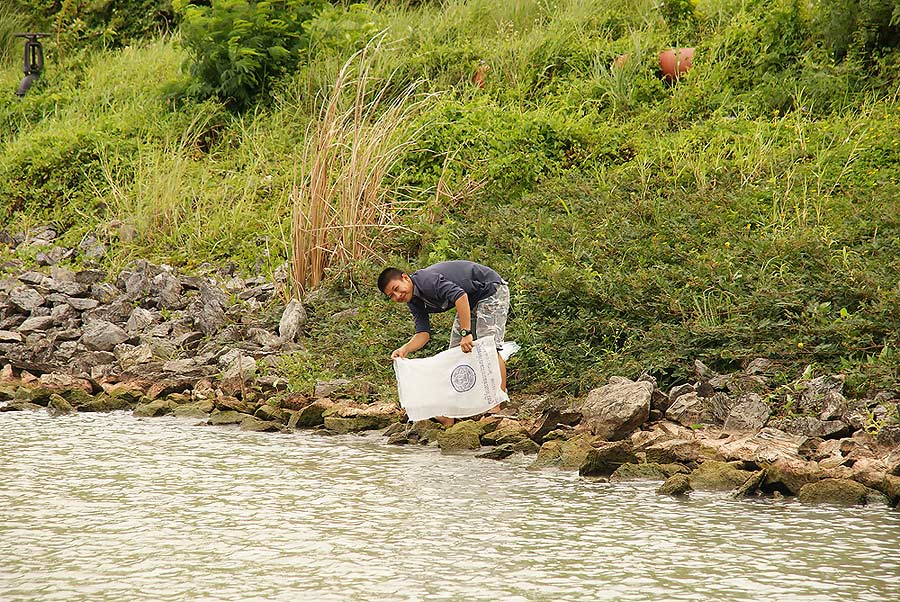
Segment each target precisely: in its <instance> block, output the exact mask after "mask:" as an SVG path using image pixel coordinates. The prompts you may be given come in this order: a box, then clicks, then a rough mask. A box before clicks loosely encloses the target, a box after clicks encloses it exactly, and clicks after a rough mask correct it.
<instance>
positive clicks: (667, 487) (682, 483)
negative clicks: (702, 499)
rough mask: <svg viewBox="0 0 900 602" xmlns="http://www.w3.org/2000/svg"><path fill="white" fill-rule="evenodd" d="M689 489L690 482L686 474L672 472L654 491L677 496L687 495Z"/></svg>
mask: <svg viewBox="0 0 900 602" xmlns="http://www.w3.org/2000/svg"><path fill="white" fill-rule="evenodd" d="M691 491H692V489H691V482H690V479H689V478H688V476H687V475H686V474H674V475H672V476H671V477H669V478H668V479H667V480H666V482H665V483H663V484H662V485H661V486H660V487H659V489H657V490H656V493H658V494H660V495H671V496H676V497H678V496H684V495H687V494H688V493H690V492H691Z"/></svg>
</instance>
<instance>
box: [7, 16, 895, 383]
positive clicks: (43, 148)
mask: <svg viewBox="0 0 900 602" xmlns="http://www.w3.org/2000/svg"><path fill="white" fill-rule="evenodd" d="M497 4H499V3H493V2H487V1H473V2H468V3H462V2H450V3H447V4H446V5H443V6H431V5H429V6H424V7H420V8H417V9H399V8H391V7H386V6H382V7H380V8H379V11H378V12H377V13H376V18H377V20H378V23H379V25H380V26H383V27H386V28H388V30H389V32H390V36H391V38H392V39H394V40H395V41H396V42H395V43H396V47H395V50H394V51H393V52H391V53H389V54H387V55H386V56H385V57H384V58H383V65H382V66H381V69H382V72H383V73H388V72H391V71H393V72H395V73H396V76H395V77H397V78H400V79H403V78H414V77H422V76H425V77H427V79H428V82H429V86H430V87H431V89H432V90H433V91H438V92H441V96H440V97H439V99H438V100H437V101H436V102H435V103H434V105H433V108H432V109H431V110H430V112H429V113H428V114H427V115H426V116H425V117H423V124H424V125H425V127H424V128H423V130H422V133H421V140H420V146H421V148H423V149H427V150H423V151H420V152H416V153H410V154H409V156H408V157H407V158H406V160H405V164H404V172H403V176H402V177H401V179H400V183H399V184H398V187H400V188H402V189H403V190H404V191H405V192H407V193H411V194H413V195H415V196H417V197H418V198H420V199H421V200H422V201H423V202H424V203H425V205H424V207H423V209H422V210H421V211H419V212H417V213H415V214H414V215H407V216H406V217H405V218H404V219H405V220H406V222H405V223H406V225H407V226H408V228H409V231H408V232H405V233H395V234H393V235H391V236H390V237H386V238H385V255H386V256H387V257H392V258H393V260H394V261H397V262H400V263H401V264H403V265H408V266H418V265H424V264H426V263H430V262H433V261H438V260H442V259H450V258H470V259H473V260H476V261H481V262H484V263H487V264H489V265H492V266H494V267H496V268H497V269H498V270H499V271H500V272H501V273H502V274H503V275H504V276H506V277H507V278H508V279H509V280H510V282H511V283H512V289H513V297H514V300H513V313H512V318H513V319H512V321H511V323H510V338H514V339H517V340H519V341H520V342H522V343H523V344H524V350H523V351H522V352H521V354H520V355H519V356H517V359H516V361H515V362H514V365H513V367H512V369H513V371H512V382H514V383H515V385H514V387H517V388H519V390H532V391H538V392H561V393H562V392H564V393H578V392H580V391H584V390H585V389H587V388H589V387H591V386H595V385H596V384H597V383H599V382H601V381H602V379H603V378H604V377H605V376H607V375H609V374H612V373H624V374H628V375H631V376H636V375H637V374H638V373H640V372H641V371H645V370H647V371H651V372H652V373H654V374H656V375H657V376H659V377H660V378H661V379H662V380H663V382H664V383H671V382H675V381H677V380H679V379H681V378H684V377H685V376H686V375H687V374H688V372H689V370H690V360H692V359H693V358H695V357H699V358H701V359H703V360H704V361H706V362H708V363H711V364H712V365H714V366H715V367H717V368H721V369H728V368H733V367H735V366H737V365H738V364H739V362H740V361H741V360H744V359H747V358H750V357H753V356H755V355H765V356H769V357H774V358H778V359H780V360H782V361H783V365H784V367H785V371H786V374H787V375H788V376H790V377H792V376H795V375H796V374H797V373H798V372H799V371H800V370H802V368H803V366H805V365H806V364H809V363H814V364H815V365H816V366H817V367H819V368H820V369H823V370H824V369H832V370H834V369H840V370H844V371H845V372H847V373H848V374H849V375H850V384H851V386H852V387H853V388H854V389H856V390H857V391H858V392H864V391H865V390H867V389H870V388H875V387H886V386H891V385H895V386H900V385H898V382H900V375H898V372H897V364H898V362H897V358H896V351H895V350H896V349H897V346H898V343H900V341H898V337H900V335H898V334H897V332H898V329H897V325H898V316H900V303H898V295H900V283H898V278H897V274H898V273H900V259H898V257H900V217H898V216H900V213H898V211H897V201H896V199H897V198H898V192H900V190H898V186H897V182H896V175H895V174H896V172H897V167H898V160H900V157H898V147H897V140H898V138H900V136H898V131H900V103H898V98H897V92H898V89H897V85H896V81H895V79H893V78H892V76H891V73H896V66H897V62H898V59H897V56H896V55H895V54H894V55H891V54H888V55H886V56H884V57H874V58H873V56H872V55H871V54H866V53H862V52H860V53H857V54H855V55H854V54H853V53H852V52H851V54H850V55H849V56H848V58H847V59H845V60H844V61H843V62H841V63H838V64H835V63H834V62H833V61H832V60H831V59H830V57H829V54H828V39H827V38H826V39H823V38H821V37H817V34H816V30H815V27H814V21H815V19H813V18H812V17H811V16H810V13H809V12H808V10H807V8H806V7H804V6H799V7H798V3H793V2H788V1H773V2H737V1H735V2H725V1H716V2H714V1H706V2H700V3H699V5H698V12H699V17H698V18H697V19H696V20H694V21H691V20H682V21H678V20H676V19H675V18H673V17H671V16H670V18H669V21H668V22H667V21H666V20H665V19H663V18H662V17H661V16H660V14H659V13H658V12H656V11H655V10H654V9H652V5H653V3H652V2H645V1H643V0H632V1H631V2H629V3H626V5H627V6H626V7H625V8H621V6H622V3H611V2H605V1H601V0H593V1H592V0H571V1H567V2H559V3H556V4H554V5H552V6H550V5H549V4H547V3H540V2H530V1H527V0H520V1H518V2H514V3H504V4H503V6H497ZM799 4H804V3H799ZM672 44H685V45H688V44H691V45H696V46H697V58H696V60H695V67H694V69H693V70H692V71H691V72H690V74H689V76H688V77H687V78H685V79H684V80H682V81H681V82H680V83H678V84H677V85H667V84H665V83H663V82H661V81H660V80H659V79H658V78H657V77H656V75H655V60H654V56H655V53H656V51H658V50H659V49H660V48H665V47H668V46H670V45H672ZM350 50H351V49H345V48H339V47H338V48H331V49H330V50H328V51H322V52H321V53H320V54H319V55H318V56H317V58H316V59H315V61H314V62H313V64H312V65H311V66H310V67H309V68H303V69H301V70H300V72H298V73H297V74H296V75H295V76H294V77H292V78H289V79H288V80H286V81H283V82H281V83H280V84H279V85H278V87H277V89H276V92H275V94H274V95H273V98H271V99H268V101H267V102H266V103H265V104H262V105H260V106H259V107H258V109H256V110H255V111H250V112H248V113H246V114H244V115H243V116H239V117H236V116H233V115H230V114H229V113H227V112H226V111H225V110H224V109H223V108H222V107H220V106H218V105H217V104H216V103H214V102H211V101H208V102H203V103H198V102H193V101H178V102H175V101H167V100H166V96H165V95H166V93H167V92H169V91H171V90H173V89H174V90H177V89H179V87H183V85H184V84H183V80H182V77H183V76H182V75H181V74H180V72H179V69H178V67H179V65H180V64H181V62H182V61H183V60H184V55H183V52H182V51H181V50H180V49H179V48H178V47H177V45H176V44H174V43H173V42H172V41H169V40H156V41H152V42H148V43H146V44H145V45H141V46H135V47H131V48H128V49H125V50H122V51H119V52H116V53H93V54H90V53H85V54H83V55H78V56H73V55H71V54H70V55H69V56H68V57H67V58H66V63H65V65H64V67H65V68H63V69H59V68H56V69H55V70H51V71H49V72H48V74H47V77H46V78H45V81H44V82H43V83H42V85H41V87H40V88H38V89H36V90H34V91H33V93H31V94H29V96H28V97H26V98H25V99H24V100H23V101H21V102H20V101H17V100H10V99H5V100H0V124H2V127H0V144H2V145H3V151H2V156H0V199H2V203H4V205H0V207H3V209H0V215H2V217H3V219H4V220H6V219H11V221H12V223H13V224H14V225H15V226H17V227H18V226H23V225H25V226H27V225H29V224H38V223H44V222H47V221H52V222H54V223H57V224H59V225H60V226H62V227H65V228H68V231H67V234H66V240H67V242H69V243H77V241H78V239H79V238H80V236H81V235H83V234H84V233H85V232H88V231H92V230H95V229H97V228H98V227H99V228H100V229H104V228H105V224H107V223H108V222H109V220H111V219H114V218H118V219H123V220H127V221H131V222H133V223H135V224H136V225H137V226H138V228H139V231H140V232H141V238H140V239H139V240H138V241H137V242H136V243H133V244H130V245H120V246H118V247H116V249H115V255H114V256H113V257H111V258H110V259H109V262H110V265H111V267H113V268H115V267H118V266H119V265H121V264H122V263H124V262H125V261H127V260H128V259H130V258H133V257H135V256H149V257H151V258H153V259H156V260H161V261H167V262H170V263H174V264H178V265H182V266H185V267H187V268H190V267H192V266H195V265H197V264H199V263H201V262H203V261H218V262H224V261H228V260H233V261H236V262H237V263H238V264H240V265H241V266H243V267H244V269H246V270H248V271H259V272H262V273H264V274H268V273H270V271H271V270H272V269H273V268H274V267H275V266H276V265H278V264H279V263H280V262H281V261H283V260H284V259H285V258H286V254H287V251H286V244H285V238H286V236H287V230H286V228H287V227H288V223H289V208H288V207H289V204H288V190H289V188H290V185H291V182H292V179H293V168H294V161H295V158H296V157H297V156H298V155H299V152H300V150H299V148H298V142H299V141H300V140H302V136H303V132H304V131H305V128H306V124H307V123H308V121H309V115H311V114H312V104H313V103H312V100H311V99H313V98H315V94H316V92H317V90H319V89H320V88H321V87H322V86H326V85H327V84H328V82H329V81H330V78H331V77H333V73H335V71H336V68H337V66H338V65H339V64H340V62H341V61H342V60H343V57H345V56H347V55H348V53H349V52H350ZM623 52H627V53H629V55H630V56H631V60H629V62H628V63H627V64H626V66H625V68H624V69H622V70H617V71H613V70H611V69H610V68H609V64H610V62H611V61H612V59H613V58H614V57H615V56H617V55H618V54H621V53H623ZM482 59H483V60H485V61H486V62H487V64H488V65H490V67H491V71H489V72H488V80H487V81H488V83H487V86H486V87H485V88H484V89H483V90H482V89H478V88H476V87H474V86H472V85H470V84H468V79H469V77H470V75H471V73H472V72H473V71H474V69H475V68H476V67H477V65H478V64H479V61H480V60H482ZM19 75H20V74H19V73H17V67H16V65H15V64H12V65H10V66H8V67H6V68H5V69H3V71H2V72H0V88H2V89H8V90H9V89H13V88H14V87H15V85H16V83H17V82H18V78H19ZM447 153H450V154H451V156H452V161H450V162H449V163H447V165H448V167H449V172H448V173H446V174H445V178H446V181H448V182H450V183H451V185H453V186H454V187H455V188H456V189H458V190H461V189H462V188H463V187H464V182H465V178H466V177H470V178H473V179H475V180H477V181H479V182H482V183H483V186H482V187H481V188H480V189H478V190H477V191H475V192H473V193H471V194H468V195H464V194H460V195H459V196H458V197H457V198H455V199H453V200H448V199H447V198H442V199H441V201H440V202H434V201H429V200H428V199H432V198H433V197H434V186H435V185H436V183H437V179H438V176H439V174H440V173H441V171H442V168H443V167H444V165H445V154H447ZM4 209H5V210H6V212H5V214H4V211H3V210H4ZM380 265H381V261H380V259H376V258H372V260H370V261H361V262H359V263H358V264H357V265H354V266H351V267H350V269H343V270H335V271H334V273H333V274H332V286H331V292H330V294H327V295H320V300H319V302H318V303H314V304H313V312H314V316H313V322H312V326H311V329H310V332H309V336H310V341H309V344H308V348H309V349H310V350H312V351H310V352H309V353H307V354H299V355H298V356H296V357H293V358H290V359H288V360H287V361H286V369H287V371H288V372H289V373H290V374H291V375H292V376H293V378H294V379H295V381H296V382H297V383H298V386H300V385H301V384H302V383H305V382H307V381H308V380H311V379H313V378H315V377H317V376H322V375H329V374H351V375H358V374H363V375H366V376H367V377H369V378H372V379H373V380H376V381H378V382H381V383H384V384H385V385H386V386H387V387H389V383H390V378H391V372H390V369H389V363H388V362H387V361H386V360H385V357H386V355H387V353H389V351H390V350H391V349H393V348H394V347H395V346H397V344H398V342H400V341H402V340H403V339H404V338H405V337H406V336H408V334H409V330H410V324H409V321H408V317H407V316H406V315H405V313H404V310H403V309H402V308H399V307H392V306H389V304H387V303H386V302H385V301H383V300H382V299H379V298H378V296H377V295H376V294H375V293H374V292H373V291H372V288H371V285H370V283H371V281H372V278H373V276H374V274H376V273H377V270H378V268H379V267H380ZM349 307H356V308H358V309H359V314H358V316H356V317H351V318H349V319H343V320H334V319H331V318H330V316H331V315H332V314H333V313H335V312H337V311H339V310H341V309H346V308H349ZM436 322H437V325H438V328H441V327H442V326H446V325H448V324H449V317H448V316H442V317H441V318H440V319H439V320H437V321H436ZM437 339H438V340H437V343H433V344H432V346H430V347H429V353H430V352H432V351H433V350H434V349H435V348H437V346H439V345H440V344H441V343H442V342H443V341H445V340H446V335H445V334H443V333H440V334H439V335H438V336H437ZM348 342H349V344H348Z"/></svg>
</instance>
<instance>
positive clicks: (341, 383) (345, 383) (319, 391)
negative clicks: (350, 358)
mask: <svg viewBox="0 0 900 602" xmlns="http://www.w3.org/2000/svg"><path fill="white" fill-rule="evenodd" d="M349 385H350V381H349V380H348V379H346V378H335V379H334V380H324V381H323V380H319V381H316V388H315V392H314V393H313V395H314V396H315V397H332V396H334V395H337V394H346V392H347V389H348V388H349Z"/></svg>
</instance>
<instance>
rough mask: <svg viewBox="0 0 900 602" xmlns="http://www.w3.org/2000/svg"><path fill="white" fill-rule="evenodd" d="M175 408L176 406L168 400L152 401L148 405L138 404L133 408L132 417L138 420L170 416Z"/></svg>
mask: <svg viewBox="0 0 900 602" xmlns="http://www.w3.org/2000/svg"><path fill="white" fill-rule="evenodd" d="M176 407H177V406H176V404H174V403H172V402H171V401H169V400H168V399H154V400H153V401H151V402H149V403H142V404H139V405H138V406H137V407H136V408H134V415H135V416H137V417H138V418H155V417H157V416H165V415H166V414H171V413H172V412H174V411H175V408H176Z"/></svg>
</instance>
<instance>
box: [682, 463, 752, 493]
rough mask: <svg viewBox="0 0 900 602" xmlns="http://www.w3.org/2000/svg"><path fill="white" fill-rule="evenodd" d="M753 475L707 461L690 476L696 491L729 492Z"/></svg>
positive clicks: (724, 464) (723, 464) (729, 466)
mask: <svg viewBox="0 0 900 602" xmlns="http://www.w3.org/2000/svg"><path fill="white" fill-rule="evenodd" d="M752 474H753V473H752V472H750V471H747V470H738V469H737V468H735V467H733V466H731V465H730V464H726V463H725V462H717V461H714V460H707V461H706V462H704V463H703V464H701V465H700V466H699V467H697V469H696V470H694V471H693V472H692V473H691V474H690V481H691V488H692V489H694V490H707V491H728V490H731V489H734V488H735V487H739V486H741V485H743V484H744V483H745V482H746V481H747V479H748V478H750V476H751V475H752Z"/></svg>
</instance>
